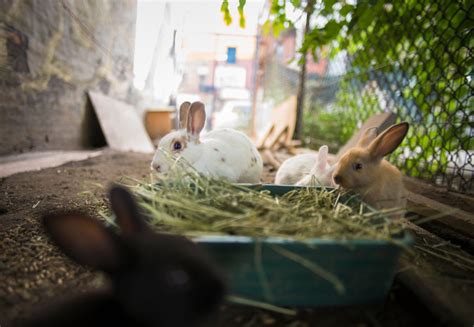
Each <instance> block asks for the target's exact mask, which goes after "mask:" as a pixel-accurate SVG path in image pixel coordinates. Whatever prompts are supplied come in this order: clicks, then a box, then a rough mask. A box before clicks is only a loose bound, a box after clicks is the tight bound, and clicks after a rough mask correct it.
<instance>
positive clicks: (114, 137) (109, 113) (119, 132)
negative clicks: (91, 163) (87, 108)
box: [88, 91, 154, 153]
mask: <svg viewBox="0 0 474 327" xmlns="http://www.w3.org/2000/svg"><path fill="white" fill-rule="evenodd" d="M88 94H89V98H90V99H91V102H92V106H93V107H94V110H95V113H96V115H97V118H98V119H99V124H100V127H101V128H102V132H103V133H104V136H105V139H106V141H107V144H108V145H109V146H110V148H112V149H114V150H119V151H133V152H143V153H152V152H153V151H154V147H153V144H152V142H151V140H150V137H149V136H148V134H147V133H146V131H145V127H144V125H143V123H142V122H141V120H140V118H139V117H138V114H137V112H136V110H135V109H134V108H133V107H132V106H131V105H129V104H127V103H124V102H122V101H118V100H115V99H113V98H111V97H108V96H106V95H104V94H101V93H98V92H92V91H89V92H88Z"/></svg>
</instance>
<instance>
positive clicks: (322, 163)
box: [316, 145, 329, 171]
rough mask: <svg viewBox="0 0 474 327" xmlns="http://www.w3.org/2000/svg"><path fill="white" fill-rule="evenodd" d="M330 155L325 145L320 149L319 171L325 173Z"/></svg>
mask: <svg viewBox="0 0 474 327" xmlns="http://www.w3.org/2000/svg"><path fill="white" fill-rule="evenodd" d="M328 153H329V149H328V146H327V145H323V146H321V147H320V148H319V151H318V160H317V163H316V165H317V171H324V169H325V168H326V165H327V163H328Z"/></svg>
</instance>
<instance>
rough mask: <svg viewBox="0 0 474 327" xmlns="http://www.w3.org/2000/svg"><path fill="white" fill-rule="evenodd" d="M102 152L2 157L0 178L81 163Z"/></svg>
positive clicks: (44, 153) (58, 152) (50, 152)
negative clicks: (70, 163) (76, 162)
mask: <svg viewBox="0 0 474 327" xmlns="http://www.w3.org/2000/svg"><path fill="white" fill-rule="evenodd" d="M102 152H103V151H102V150H95V151H44V152H29V153H22V154H18V155H12V156H5V157H0V177H7V176H10V175H13V174H17V173H22V172H26V171H35V170H41V169H45V168H51V167H57V166H61V165H64V164H65V163H68V162H71V161H81V160H86V159H89V158H93V157H97V156H99V155H100V154H102Z"/></svg>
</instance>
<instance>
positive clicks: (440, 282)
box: [396, 221, 474, 326]
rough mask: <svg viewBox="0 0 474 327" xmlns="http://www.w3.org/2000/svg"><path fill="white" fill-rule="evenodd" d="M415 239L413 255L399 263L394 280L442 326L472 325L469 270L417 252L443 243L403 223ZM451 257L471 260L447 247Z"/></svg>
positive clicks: (473, 294) (473, 299)
mask: <svg viewBox="0 0 474 327" xmlns="http://www.w3.org/2000/svg"><path fill="white" fill-rule="evenodd" d="M405 223H406V226H407V228H408V229H409V230H410V231H411V232H412V234H413V235H414V237H415V247H414V249H413V254H411V255H410V254H405V255H403V256H402V258H401V260H400V265H401V269H400V272H399V273H398V274H397V276H396V278H397V280H398V281H400V282H401V283H402V284H403V285H405V286H406V287H408V288H409V289H410V290H411V291H412V292H413V293H414V295H415V296H416V297H417V298H418V299H419V300H420V301H421V302H422V303H423V304H424V305H425V306H426V308H427V309H429V310H430V311H431V312H432V313H433V314H434V315H435V316H436V317H437V318H438V319H439V320H440V322H441V323H442V325H444V326H470V325H471V324H472V323H473V322H474V310H472V303H474V280H473V276H474V275H473V270H472V269H474V266H473V267H472V269H470V270H467V269H463V268H459V267H456V266H454V265H453V264H452V263H451V262H448V261H445V260H443V259H440V258H438V257H436V256H433V255H430V254H426V253H425V252H422V251H420V250H419V249H418V248H417V246H422V245H425V244H426V243H429V244H435V245H437V246H440V245H442V244H446V242H445V241H444V240H443V239H441V238H439V237H437V236H436V235H433V234H431V233H430V232H428V231H426V230H424V229H423V228H421V227H419V226H417V225H415V224H413V223H411V222H408V221H406V222H405ZM450 251H453V252H452V253H453V254H454V253H455V254H456V255H461V256H463V257H467V258H470V259H471V260H472V259H473V258H472V256H471V255H469V254H468V253H466V252H464V251H462V250H460V249H456V248H454V247H451V250H450Z"/></svg>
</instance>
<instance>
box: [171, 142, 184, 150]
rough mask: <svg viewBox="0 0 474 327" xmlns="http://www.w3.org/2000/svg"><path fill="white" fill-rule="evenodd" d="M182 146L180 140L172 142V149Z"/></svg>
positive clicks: (179, 148) (178, 148)
mask: <svg viewBox="0 0 474 327" xmlns="http://www.w3.org/2000/svg"><path fill="white" fill-rule="evenodd" d="M182 147H183V146H182V144H181V142H175V143H174V144H173V149H174V150H181V148H182Z"/></svg>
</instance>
